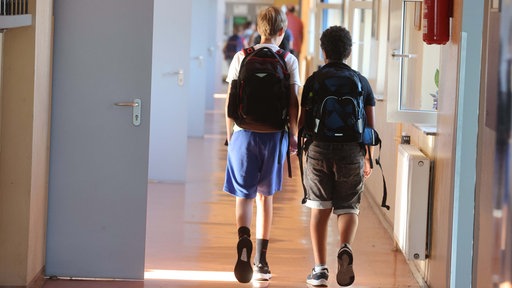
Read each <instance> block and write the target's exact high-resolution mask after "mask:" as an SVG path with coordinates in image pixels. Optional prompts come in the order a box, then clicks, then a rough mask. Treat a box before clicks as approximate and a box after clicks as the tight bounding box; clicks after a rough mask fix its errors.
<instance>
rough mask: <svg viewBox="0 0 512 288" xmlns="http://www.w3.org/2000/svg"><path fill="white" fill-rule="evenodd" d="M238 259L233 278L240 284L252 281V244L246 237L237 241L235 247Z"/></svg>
mask: <svg viewBox="0 0 512 288" xmlns="http://www.w3.org/2000/svg"><path fill="white" fill-rule="evenodd" d="M236 251H237V254H238V258H237V260H236V264H235V277H236V280H238V282H240V283H249V282H251V279H252V265H251V253H252V242H251V239H249V238H248V237H247V236H244V237H242V238H240V239H239V240H238V244H237V245H236Z"/></svg>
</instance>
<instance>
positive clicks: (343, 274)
mask: <svg viewBox="0 0 512 288" xmlns="http://www.w3.org/2000/svg"><path fill="white" fill-rule="evenodd" d="M353 262H354V256H353V255H352V249H350V245H348V244H347V243H345V244H344V245H343V246H341V248H340V250H339V251H338V274H336V281H337V282H338V284H339V285H340V286H350V285H352V283H354V280H355V279H356V277H355V275H354V269H353V268H352V263H353Z"/></svg>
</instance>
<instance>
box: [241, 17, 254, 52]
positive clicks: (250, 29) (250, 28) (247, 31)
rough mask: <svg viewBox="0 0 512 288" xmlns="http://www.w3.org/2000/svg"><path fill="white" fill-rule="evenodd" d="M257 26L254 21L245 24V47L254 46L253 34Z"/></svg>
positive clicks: (243, 35)
mask: <svg viewBox="0 0 512 288" xmlns="http://www.w3.org/2000/svg"><path fill="white" fill-rule="evenodd" d="M255 26H256V25H254V23H253V22H252V21H247V22H245V24H244V32H243V34H242V37H244V41H245V47H250V46H252V45H253V43H252V42H251V36H252V34H254V31H255Z"/></svg>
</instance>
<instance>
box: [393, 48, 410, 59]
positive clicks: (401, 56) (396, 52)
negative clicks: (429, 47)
mask: <svg viewBox="0 0 512 288" xmlns="http://www.w3.org/2000/svg"><path fill="white" fill-rule="evenodd" d="M391 57H393V58H415V57H416V54H401V53H400V51H398V50H393V52H391Z"/></svg>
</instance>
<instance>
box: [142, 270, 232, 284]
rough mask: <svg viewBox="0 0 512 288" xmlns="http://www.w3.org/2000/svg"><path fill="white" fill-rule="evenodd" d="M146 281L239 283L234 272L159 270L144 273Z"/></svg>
mask: <svg viewBox="0 0 512 288" xmlns="http://www.w3.org/2000/svg"><path fill="white" fill-rule="evenodd" d="M144 279H164V280H193V281H224V282H236V281H237V280H236V278H235V275H234V274H233V272H223V271H191V270H158V269H149V270H146V272H144Z"/></svg>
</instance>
